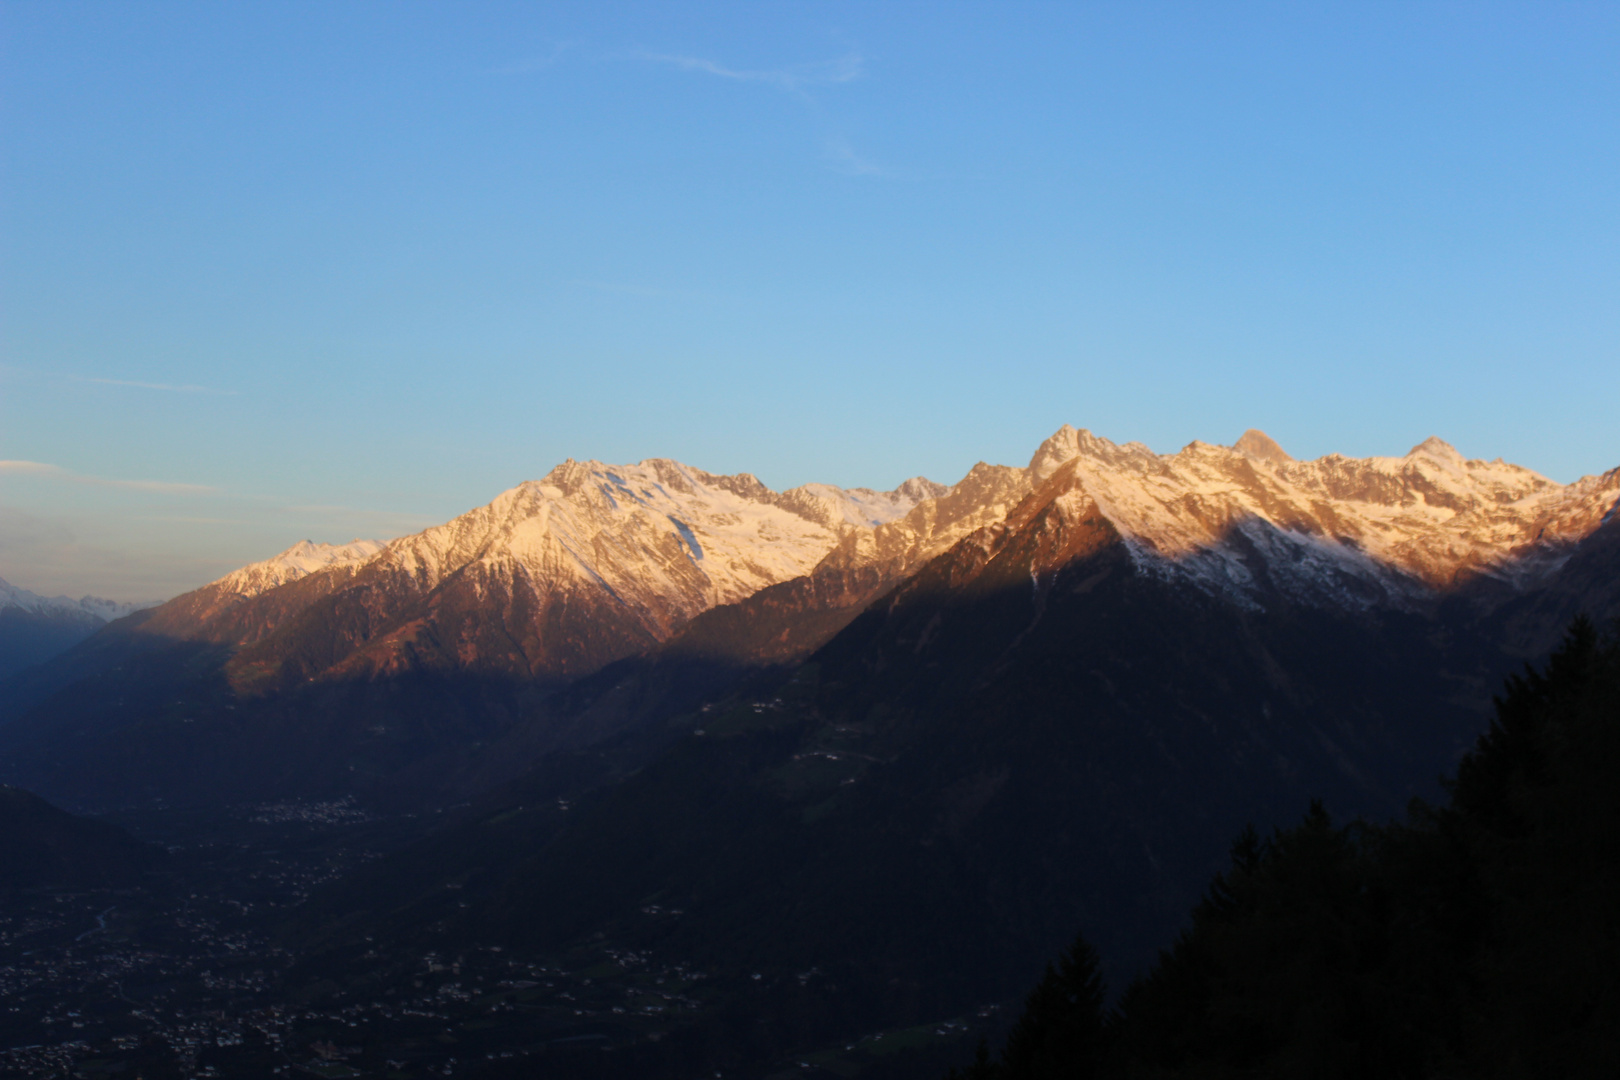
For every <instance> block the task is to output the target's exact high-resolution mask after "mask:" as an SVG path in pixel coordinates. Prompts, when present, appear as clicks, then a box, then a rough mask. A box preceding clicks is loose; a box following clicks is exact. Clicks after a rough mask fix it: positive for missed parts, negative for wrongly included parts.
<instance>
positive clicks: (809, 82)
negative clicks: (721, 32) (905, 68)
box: [640, 53, 864, 94]
mask: <svg viewBox="0 0 1620 1080" xmlns="http://www.w3.org/2000/svg"><path fill="white" fill-rule="evenodd" d="M640 56H641V58H642V59H644V60H651V61H652V62H654V63H657V64H668V65H670V66H671V67H675V68H679V69H680V70H682V71H699V72H703V73H705V74H708V75H713V76H716V77H717V78H721V79H731V80H733V81H735V82H755V83H765V84H767V85H770V86H775V87H777V88H779V89H782V90H786V91H788V92H789V93H792V94H802V93H803V91H804V88H805V87H807V86H831V85H836V84H838V83H847V82H854V81H855V80H856V79H859V78H860V77H861V75H862V74H863V68H864V61H863V60H862V58H861V56H860V54H858V53H848V54H846V55H844V56H840V57H838V58H837V59H834V60H820V61H815V62H813V63H808V64H791V65H789V66H788V67H781V68H765V69H760V70H747V69H743V68H728V67H726V66H725V65H723V64H718V63H715V62H714V61H713V60H705V59H704V58H703V57H701V56H671V55H669V54H666V53H641V54H640Z"/></svg>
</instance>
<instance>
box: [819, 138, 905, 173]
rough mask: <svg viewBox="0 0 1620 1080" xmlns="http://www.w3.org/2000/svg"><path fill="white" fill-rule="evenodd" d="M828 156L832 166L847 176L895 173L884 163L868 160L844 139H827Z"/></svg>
mask: <svg viewBox="0 0 1620 1080" xmlns="http://www.w3.org/2000/svg"><path fill="white" fill-rule="evenodd" d="M826 147H827V157H828V158H829V159H830V160H831V162H832V167H833V168H834V169H835V170H836V171H838V172H841V173H843V174H844V175H845V176H883V177H890V178H892V177H894V176H895V173H894V172H893V171H891V170H889V169H885V168H884V167H883V166H882V165H879V164H877V163H876V162H873V161H868V160H867V159H866V158H863V157H861V156H860V155H859V154H857V153H856V152H855V149H854V147H852V146H850V145H849V143H847V142H845V141H844V140H842V139H828V140H827V144H826Z"/></svg>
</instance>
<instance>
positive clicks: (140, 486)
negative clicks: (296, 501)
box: [0, 461, 219, 495]
mask: <svg viewBox="0 0 1620 1080" xmlns="http://www.w3.org/2000/svg"><path fill="white" fill-rule="evenodd" d="M0 476H39V477H43V478H45V479H49V480H60V481H63V482H65V483H70V484H89V485H91V486H93V487H110V488H123V489H124V490H126V491H145V492H148V493H150V494H154V495H216V494H218V493H219V489H218V488H212V487H209V486H207V485H206V484H177V483H171V482H169V481H166V480H115V479H112V478H110V477H106V476H88V475H86V474H84V473H77V472H74V471H73V470H71V469H64V468H62V466H60V465H50V464H47V463H45V462H43V461H0Z"/></svg>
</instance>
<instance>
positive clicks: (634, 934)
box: [0, 426, 1620, 1038]
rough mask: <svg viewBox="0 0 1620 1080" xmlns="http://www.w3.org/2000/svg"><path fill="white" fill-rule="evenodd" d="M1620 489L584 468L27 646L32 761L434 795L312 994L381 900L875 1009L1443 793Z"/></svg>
mask: <svg viewBox="0 0 1620 1080" xmlns="http://www.w3.org/2000/svg"><path fill="white" fill-rule="evenodd" d="M1617 500H1620V469H1615V470H1611V471H1609V472H1607V473H1604V474H1602V475H1599V476H1591V477H1586V478H1583V479H1581V480H1579V481H1576V482H1575V483H1572V484H1558V483H1555V482H1553V481H1551V480H1549V479H1547V478H1546V477H1543V476H1540V475H1538V474H1536V473H1535V472H1533V471H1531V470H1528V469H1525V468H1521V467H1519V466H1515V465H1511V464H1507V463H1504V462H1502V461H1500V460H1496V461H1482V460H1469V459H1465V458H1464V457H1463V456H1462V455H1460V454H1459V453H1458V452H1457V451H1456V450H1455V449H1453V448H1452V447H1450V446H1449V445H1447V444H1446V443H1444V442H1442V441H1440V440H1439V439H1428V440H1426V441H1424V442H1422V443H1420V444H1419V445H1417V446H1415V447H1413V448H1412V449H1411V450H1410V451H1409V452H1407V453H1406V454H1404V455H1402V456H1399V457H1373V458H1364V459H1355V458H1347V457H1343V456H1339V455H1329V456H1327V457H1323V458H1319V459H1316V460H1314V461H1296V460H1294V459H1293V458H1291V457H1290V456H1289V455H1288V454H1287V453H1286V452H1285V451H1284V450H1283V449H1282V448H1281V447H1279V446H1278V445H1277V444H1276V443H1275V442H1274V441H1272V440H1271V439H1269V438H1268V437H1266V436H1265V435H1264V434H1262V433H1260V432H1257V431H1250V432H1247V433H1245V434H1244V435H1243V436H1242V437H1241V438H1240V439H1238V440H1237V441H1236V443H1235V444H1233V445H1232V446H1214V445H1208V444H1203V443H1196V442H1195V443H1192V444H1190V445H1189V446H1187V447H1185V448H1184V449H1182V450H1181V451H1179V452H1178V453H1175V454H1156V453H1154V452H1153V451H1151V450H1150V449H1148V448H1147V447H1145V446H1142V445H1141V444H1138V443H1126V444H1123V445H1121V444H1115V443H1112V442H1110V441H1108V440H1106V439H1102V438H1099V437H1097V436H1095V435H1092V434H1090V433H1089V432H1086V431H1082V430H1076V429H1074V428H1070V427H1067V426H1065V427H1064V428H1062V429H1060V430H1059V431H1058V432H1056V433H1055V434H1053V435H1052V437H1051V438H1049V439H1047V440H1046V441H1045V442H1043V443H1042V444H1041V445H1040V447H1038V448H1037V449H1036V451H1035V452H1034V454H1033V455H1032V457H1031V459H1030V461H1029V462H1028V464H1027V465H1025V466H1022V467H1016V466H1000V465H987V464H983V463H981V464H978V465H976V466H974V468H973V469H972V470H970V471H969V473H968V474H967V476H965V477H963V478H962V479H961V480H960V481H958V482H957V483H955V484H953V485H950V486H945V485H941V484H936V483H933V482H931V481H928V480H924V479H922V478H917V479H913V480H910V481H907V482H906V483H905V484H903V485H901V486H900V487H898V488H896V489H895V490H893V491H889V492H875V491H869V490H865V489H853V490H844V489H839V488H835V487H830V486H825V485H806V486H804V487H800V488H795V489H792V490H790V491H786V492H780V493H779V492H774V491H772V490H770V489H768V488H766V487H765V486H764V485H763V484H761V483H760V482H759V481H758V480H757V479H755V478H754V477H752V476H750V475H748V474H739V475H733V476H720V475H715V474H710V473H706V472H702V471H701V470H698V469H694V468H691V467H689V466H686V465H682V464H680V463H677V462H673V461H668V460H663V459H654V460H649V461H644V462H642V463H640V464H637V465H626V466H612V465H604V464H601V463H598V462H574V461H569V462H566V463H564V464H563V465H560V466H558V467H557V468H555V469H554V470H552V471H551V472H550V473H549V474H547V475H546V476H545V477H543V478H541V479H539V480H536V481H532V482H529V483H525V484H522V485H520V486H518V487H516V488H514V489H512V490H510V491H507V492H505V493H503V494H501V495H500V496H498V497H497V498H496V499H494V500H493V501H492V502H491V503H489V504H488V505H487V506H483V507H480V508H478V509H475V510H472V511H470V512H468V513H467V514H464V515H462V516H460V517H458V518H456V519H454V520H452V521H450V522H447V523H446V524H444V525H441V526H437V527H435V528H432V529H428V530H425V531H424V532H421V533H418V534H415V535H412V536H407V537H403V538H400V539H397V540H394V541H391V542H388V543H377V542H373V541H354V542H352V543H349V544H346V545H342V546H332V545H322V544H312V543H304V544H300V545H298V546H296V547H294V548H292V549H290V550H289V551H287V552H284V553H282V554H281V555H278V556H276V557H274V558H272V559H269V560H267V561H265V562H262V563H257V564H254V565H252V566H249V567H244V568H243V569H241V570H239V571H236V572H235V573H233V574H230V575H227V576H226V577H225V578H222V579H220V580H219V581H216V582H214V583H212V584H210V585H207V586H205V587H203V588H202V589H199V590H196V591H195V592H192V593H189V594H186V595H185V596H182V597H179V598H176V599H174V600H171V601H169V602H168V603H167V604H164V605H161V606H159V607H156V608H153V609H149V610H143V611H138V612H135V613H133V614H130V615H128V616H126V617H123V618H120V619H118V620H116V621H114V622H112V623H110V624H109V625H107V626H105V627H104V628H102V629H101V630H99V631H98V632H97V633H95V634H93V635H92V636H90V637H89V638H87V639H86V640H84V641H82V642H80V643H79V644H77V645H75V646H74V647H73V648H71V649H68V650H67V651H65V652H63V653H61V654H60V655H58V656H56V657H54V658H52V659H50V660H49V661H47V662H45V663H43V664H40V665H37V666H35V667H33V668H31V669H29V670H28V671H25V672H22V673H20V674H17V675H14V676H12V677H11V678H10V679H8V680H6V681H5V682H4V683H3V684H0V778H3V779H4V780H6V781H7V782H10V783H15V784H18V785H21V786H25V787H28V788H30V789H33V790H36V791H39V792H41V793H42V794H44V795H45V796H47V797H49V798H51V799H53V800H56V801H59V802H61V803H62V804H64V805H66V806H69V807H72V808H75V809H83V810H93V811H101V812H114V813H123V814H129V813H132V812H136V811H145V810H150V809H152V808H155V807H161V808H170V809H175V808H194V809H202V810H205V811H206V810H209V809H210V808H213V809H218V808H224V807H230V806H237V805H242V804H248V803H253V802H257V801H264V800H271V799H276V800H297V799H303V800H319V799H337V798H343V799H354V800H357V801H358V802H359V803H360V804H362V805H364V806H366V807H368V808H370V809H371V810H373V811H375V812H377V813H380V814H402V815H412V814H415V815H421V817H420V820H421V821H423V822H431V823H432V824H431V826H426V825H424V826H423V827H422V829H420V830H419V833H420V835H419V836H418V837H417V839H415V840H414V841H413V842H412V843H409V844H406V845H405V846H403V847H401V848H399V849H398V850H396V851H394V852H393V853H392V854H390V855H389V856H388V857H387V858H385V859H382V860H380V861H379V862H377V863H376V864H375V865H373V866H370V867H369V868H368V869H366V870H364V871H362V872H359V873H356V874H354V875H351V876H350V877H349V878H347V879H345V880H343V881H340V882H339V883H337V885H336V886H334V887H333V888H332V889H331V890H329V891H328V892H327V893H326V894H324V896H323V897H322V898H321V899H320V900H319V901H318V902H312V903H311V905H310V906H309V908H308V909H307V912H306V916H305V921H304V924H303V930H302V931H301V933H303V934H305V935H306V937H305V938H304V941H305V948H306V949H307V951H308V955H309V956H310V957H311V959H310V960H309V965H310V966H309V967H308V971H309V972H310V976H309V977H310V978H311V979H312V980H317V981H319V980H332V979H336V980H338V981H340V982H341V981H342V980H343V979H344V978H346V977H349V976H353V977H359V976H358V975H355V974H354V972H355V971H356V970H358V969H357V968H356V969H352V970H351V968H347V967H345V965H358V964H361V963H362V961H361V959H360V955H359V953H358V952H357V946H355V945H354V944H353V943H355V942H357V941H359V940H361V939H362V935H361V931H362V930H363V931H364V935H363V936H364V937H365V938H366V939H367V940H369V939H372V938H374V939H376V940H377V941H392V942H394V943H396V944H397V945H399V947H400V948H401V949H405V948H406V945H407V944H408V945H409V949H411V950H417V951H419V950H421V949H424V948H430V947H431V948H440V949H444V948H452V947H461V946H464V945H467V944H468V943H471V942H477V943H482V944H494V943H499V944H501V945H502V947H507V948H516V949H527V950H539V951H541V952H544V951H546V950H561V949H566V948H568V947H570V945H571V944H572V943H577V942H580V941H584V940H602V939H605V940H608V941H612V942H618V943H620V944H621V945H623V946H624V947H626V948H635V949H638V950H641V949H652V950H657V951H661V952H663V953H665V954H668V955H678V956H681V957H686V958H690V959H692V961H693V962H695V963H704V964H710V965H714V966H715V967H717V968H719V969H726V970H738V971H741V970H753V971H756V972H762V973H765V974H769V973H770V972H779V973H782V972H795V971H797V972H803V971H805V970H809V969H811V968H814V969H815V970H818V971H821V972H825V973H829V978H833V979H834V980H835V981H836V982H837V984H838V986H839V987H840V990H839V993H838V995H837V996H836V999H834V998H833V997H824V998H816V999H815V1000H813V1001H812V1000H810V999H804V1000H800V999H798V998H795V999H794V1000H795V1001H796V1002H797V1004H795V1005H794V1006H793V1009H792V1010H790V1011H792V1012H793V1014H794V1015H795V1016H797V1017H799V1018H800V1020H802V1022H803V1024H806V1025H809V1028H814V1029H815V1030H816V1031H817V1032H820V1033H821V1034H824V1035H826V1036H827V1037H829V1038H831V1037H838V1036H837V1033H838V1032H840V1031H843V1030H845V1029H846V1028H847V1027H848V1026H849V1025H850V1024H852V1023H855V1022H856V1019H855V1018H861V1017H865V1018H881V1019H882V1020H883V1021H884V1022H893V1023H901V1022H915V1021H917V1020H919V1019H926V1018H928V1017H931V1016H939V1015H949V1014H950V1012H951V1011H952V1010H956V1009H961V1008H963V1007H966V1006H968V1005H971V1004H972V1003H974V1002H978V1001H984V1000H990V999H993V998H996V997H998V996H1003V997H1004V996H1005V995H1006V994H1008V993H1012V992H1017V991H1018V990H1019V989H1020V988H1022V987H1024V986H1027V985H1029V984H1030V983H1031V982H1032V981H1033V974H1034V973H1036V972H1038V967H1039V964H1040V963H1041V962H1042V961H1043V960H1044V958H1046V957H1049V956H1051V955H1054V954H1056V952H1057V951H1058V950H1059V948H1060V947H1061V946H1062V945H1063V944H1064V943H1066V942H1067V941H1068V940H1070V939H1071V938H1072V936H1073V934H1074V933H1075V931H1076V930H1077V929H1081V930H1084V931H1085V933H1086V934H1087V936H1088V938H1090V939H1091V940H1092V941H1093V942H1095V943H1096V944H1097V946H1098V948H1099V951H1100V952H1101V953H1102V956H1103V960H1104V964H1105V966H1106V967H1107V968H1108V970H1109V971H1110V972H1111V973H1112V974H1114V975H1116V976H1117V975H1121V974H1124V975H1128V974H1131V973H1134V972H1135V971H1138V970H1140V969H1141V967H1142V966H1143V965H1144V964H1145V963H1146V962H1147V960H1148V959H1150V958H1151V956H1152V954H1153V951H1154V949H1155V948H1157V947H1158V946H1160V945H1162V944H1164V943H1165V942H1166V941H1167V940H1168V939H1169V935H1170V934H1171V933H1172V932H1173V931H1174V928H1175V926H1176V925H1177V922H1178V920H1179V919H1180V918H1181V915H1182V913H1183V912H1185V911H1186V910H1187V909H1188V907H1189V906H1190V903H1191V901H1192V899H1194V898H1195V897H1196V895H1197V893H1198V891H1199V889H1200V888H1201V887H1202V885H1203V883H1204V882H1205V881H1206V880H1207V879H1208V876H1209V874H1210V873H1211V872H1212V871H1213V870H1214V869H1216V868H1217V867H1218V866H1219V864H1220V862H1221V858H1222V855H1223V853H1224V851H1225V848H1226V845H1227V844H1228V843H1229V842H1230V841H1231V839H1232V838H1233V836H1235V835H1236V834H1237V832H1238V830H1240V829H1241V828H1242V827H1243V826H1244V825H1245V823H1255V824H1257V825H1260V826H1261V827H1265V826H1267V825H1272V824H1280V823H1282V822H1284V821H1290V820H1293V819H1294V818H1296V817H1297V816H1298V814H1299V813H1300V812H1302V810H1303V809H1304V807H1305V806H1306V805H1308V803H1309V801H1310V800H1311V799H1313V798H1317V799H1322V800H1324V801H1325V802H1326V804H1327V805H1328V806H1329V808H1330V809H1332V810H1333V811H1334V812H1335V813H1337V814H1340V815H1356V814H1363V815H1369V816H1372V817H1375V818H1387V817H1390V816H1392V815H1396V814H1398V813H1400V812H1401V810H1402V808H1403V807H1404V806H1405V804H1406V803H1407V801H1408V800H1409V799H1410V798H1412V797H1413V796H1415V795H1428V796H1432V795H1433V794H1435V793H1436V790H1437V782H1438V781H1437V778H1438V777H1439V776H1440V775H1441V774H1442V773H1446V772H1449V771H1451V770H1452V769H1453V768H1454V767H1455V764H1456V762H1457V760H1458V758H1459V756H1460V755H1461V753H1462V752H1463V751H1464V750H1465V749H1466V748H1467V747H1468V746H1469V745H1471V744H1472V742H1473V741H1474V739H1475V738H1476V737H1477V736H1478V735H1479V733H1480V732H1481V730H1483V728H1484V725H1485V723H1486V715H1487V709H1488V705H1489V701H1490V696H1491V693H1492V691H1493V690H1494V689H1495V688H1496V687H1497V686H1498V685H1499V684H1500V681H1501V679H1502V676H1503V675H1504V674H1505V673H1506V672H1508V671H1510V670H1512V669H1514V668H1515V667H1516V666H1518V665H1519V664H1521V663H1522V662H1523V661H1525V660H1526V659H1531V658H1535V657H1538V656H1540V655H1543V654H1544V653H1545V652H1546V651H1547V650H1548V649H1549V648H1550V647H1551V646H1552V645H1553V644H1555V643H1556V641H1557V640H1558V637H1559V634H1560V633H1561V632H1562V630H1563V628H1564V627H1565V626H1566V625H1567V624H1568V622H1569V620H1570V618H1571V617H1573V616H1574V615H1575V614H1577V613H1582V612H1584V613H1587V614H1590V615H1592V616H1593V617H1594V618H1597V619H1599V620H1604V619H1612V618H1615V617H1616V616H1620V516H1617V514H1616V504H1617ZM452 895H453V896H454V897H455V898H456V900H455V903H454V905H449V906H447V903H446V898H447V897H449V896H452ZM649 910H656V911H660V912H668V911H677V912H679V913H680V917H679V918H669V917H664V916H659V917H657V918H649V917H648V916H647V915H646V912H647V911H649ZM447 943H448V944H447ZM365 963H368V964H369V963H372V962H371V961H369V960H367V961H365ZM362 966H363V965H362ZM373 966H374V965H373ZM300 970H304V969H300ZM346 971H347V972H349V975H345V974H344V973H345V972H346ZM374 976H375V973H374V972H373V974H372V975H368V976H366V977H367V978H372V977H374ZM379 977H380V976H379ZM783 977H784V978H787V976H785V975H784V976H783ZM1119 981H1123V980H1119ZM801 982H802V980H801ZM812 997H813V995H812ZM784 1022H785V1021H784ZM798 1022H800V1021H798V1020H796V1021H795V1023H798ZM809 1028H805V1029H803V1030H800V1031H799V1035H800V1036H803V1031H804V1030H809Z"/></svg>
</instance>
